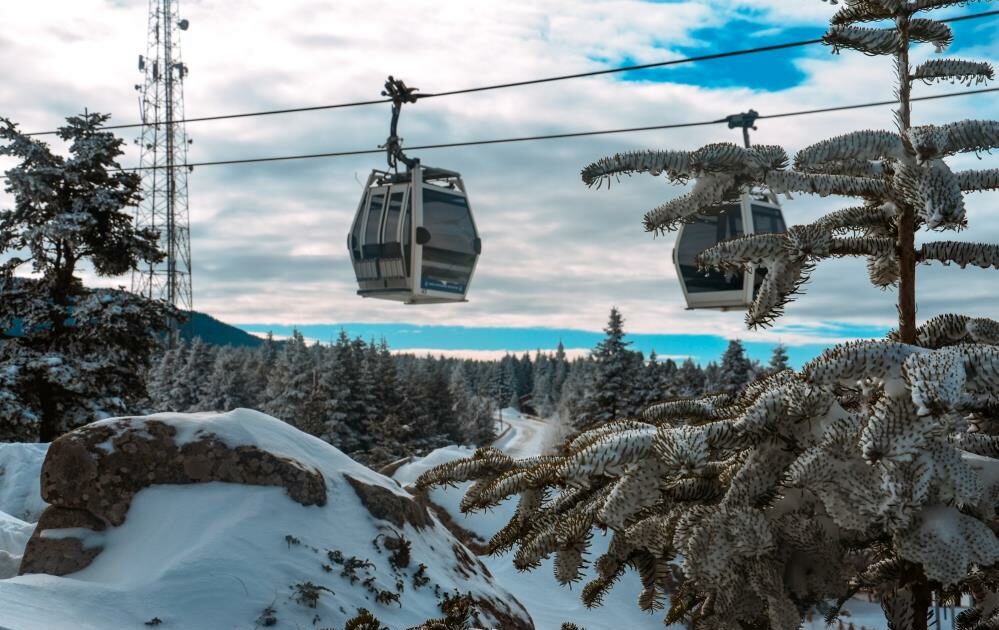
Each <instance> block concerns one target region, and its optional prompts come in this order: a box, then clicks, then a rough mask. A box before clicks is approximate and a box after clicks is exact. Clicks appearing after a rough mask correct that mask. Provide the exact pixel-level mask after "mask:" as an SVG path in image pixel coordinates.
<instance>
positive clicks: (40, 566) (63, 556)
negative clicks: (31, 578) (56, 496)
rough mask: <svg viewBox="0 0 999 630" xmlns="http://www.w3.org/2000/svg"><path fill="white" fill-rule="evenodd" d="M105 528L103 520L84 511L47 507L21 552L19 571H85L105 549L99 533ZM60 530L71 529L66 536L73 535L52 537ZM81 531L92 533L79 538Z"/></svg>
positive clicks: (60, 573)
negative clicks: (22, 553) (22, 555)
mask: <svg viewBox="0 0 999 630" xmlns="http://www.w3.org/2000/svg"><path fill="white" fill-rule="evenodd" d="M105 527H106V526H105V525H104V522H103V521H101V520H100V519H98V518H97V517H95V516H94V515H93V514H91V513H90V512H87V511H86V510H74V509H71V508H63V507H57V506H51V507H49V508H47V509H46V510H45V511H44V512H43V513H42V517H41V520H39V521H38V525H37V526H36V527H35V532H34V534H32V536H31V538H30V539H29V540H28V545H27V547H25V549H24V557H23V558H22V559H21V568H20V570H19V572H20V573H21V574H24V573H48V574H49V575H67V574H69V573H75V572H77V571H79V570H80V569H83V568H85V567H86V566H88V565H89V564H90V563H91V562H93V560H94V558H96V557H97V556H98V554H100V553H101V551H103V549H104V547H103V545H101V544H100V542H99V536H100V534H99V532H102V531H104V529H105ZM60 530H62V531H65V530H70V532H66V533H74V534H75V535H69V536H53V534H57V533H61V532H60ZM74 530H75V531H74ZM83 531H87V532H93V534H91V535H90V536H89V537H87V536H84V535H82V532H83ZM88 538H89V540H88ZM95 539H96V540H95Z"/></svg>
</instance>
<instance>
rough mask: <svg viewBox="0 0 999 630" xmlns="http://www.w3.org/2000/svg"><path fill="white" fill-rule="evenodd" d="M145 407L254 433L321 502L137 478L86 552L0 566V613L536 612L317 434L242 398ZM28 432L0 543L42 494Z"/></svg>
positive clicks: (237, 437) (250, 623) (404, 498)
mask: <svg viewBox="0 0 999 630" xmlns="http://www.w3.org/2000/svg"><path fill="white" fill-rule="evenodd" d="M148 418H149V419H155V420H158V421H161V422H166V423H169V424H173V425H175V426H176V427H177V428H178V434H180V435H190V432H191V430H192V428H197V429H200V430H202V431H207V432H211V433H212V434H214V435H215V436H217V437H218V438H219V439H221V440H222V441H223V442H225V443H226V444H228V445H230V446H233V447H235V446H243V445H248V446H256V447H259V448H261V449H263V450H266V451H268V452H270V453H273V454H274V455H277V456H281V457H287V458H291V459H294V460H295V461H297V462H299V463H301V464H302V465H303V466H306V467H310V468H315V469H316V470H318V471H320V472H321V473H322V475H323V477H324V480H325V483H326V487H327V490H328V500H327V502H326V505H325V506H322V507H319V506H315V505H313V506H304V505H301V504H300V503H297V502H295V501H294V500H292V499H291V498H290V497H289V496H288V494H287V493H286V492H285V490H284V488H281V487H268V486H247V485H239V484H232V483H220V482H211V483H200V484H193V485H155V486H152V487H149V488H146V489H144V490H141V491H140V492H139V493H138V494H136V495H135V497H134V499H133V500H132V504H131V507H130V509H129V511H128V514H127V518H126V520H125V522H124V523H123V524H122V525H120V526H118V527H111V528H109V529H107V530H106V531H104V532H101V533H99V534H98V535H97V538H98V540H95V541H93V542H94V544H100V545H103V547H104V548H103V551H102V552H101V553H100V554H99V555H98V556H97V557H96V559H94V561H93V563H92V564H91V565H90V566H88V567H87V568H85V569H83V570H81V571H78V572H76V573H73V574H71V575H69V576H66V577H54V576H50V575H43V574H34V575H23V576H19V577H13V578H10V579H5V580H0V626H4V627H9V628H17V629H18V630H22V629H23V630H31V629H35V628H37V629H45V630H59V629H62V628H66V629H67V630H68V629H70V628H72V629H74V630H77V629H87V628H94V629H97V628H101V629H104V628H139V627H144V626H143V624H145V623H150V624H157V625H159V624H162V626H163V627H175V628H185V629H197V628H206V629H208V628H248V629H249V628H254V627H259V626H264V625H275V624H276V625H277V627H322V628H329V627H333V628H339V627H342V626H343V624H344V623H345V621H346V620H347V619H349V618H351V617H353V616H354V615H355V614H356V613H357V611H358V609H359V608H367V609H369V610H371V611H372V612H373V613H374V614H375V615H376V616H378V617H379V618H380V619H381V620H382V622H383V623H385V624H386V625H388V626H389V627H392V628H406V627H409V626H412V625H417V624H419V623H420V622H422V621H423V620H425V619H427V618H430V617H437V616H439V615H440V610H439V609H438V605H437V604H438V601H439V599H440V598H441V597H443V596H444V595H445V594H452V595H453V594H456V593H469V592H470V593H471V594H472V595H473V597H475V599H476V600H477V601H478V603H479V608H480V610H481V611H482V620H481V623H482V624H483V625H485V626H487V627H503V628H504V629H505V628H517V627H520V628H531V627H533V626H532V625H531V622H530V617H529V616H528V614H527V613H526V611H525V610H524V609H523V607H522V606H521V605H520V603H519V602H518V601H517V600H516V599H515V597H514V596H513V595H511V594H510V593H509V592H507V591H506V590H505V589H503V588H502V587H501V586H499V585H498V584H497V583H496V580H495V579H494V578H493V577H492V576H491V575H490V573H489V571H488V569H487V568H486V567H485V566H484V565H482V564H481V562H479V561H478V560H477V559H476V558H475V556H474V554H471V553H470V552H469V551H468V550H467V549H466V548H465V547H464V546H463V545H462V544H461V543H460V542H459V541H458V540H457V539H455V537H454V536H452V535H451V534H450V532H448V531H447V530H446V529H445V528H444V527H442V526H441V524H440V522H439V521H438V520H437V519H436V518H435V517H434V516H433V515H432V514H430V513H428V512H427V511H426V510H425V508H423V507H422V506H421V505H419V504H418V503H416V502H415V501H414V500H413V498H412V496H411V495H409V494H408V493H407V492H405V491H404V490H402V489H401V488H400V487H399V486H398V484H396V483H395V482H393V481H392V480H390V479H387V478H385V477H383V476H381V475H378V474H377V473H374V472H372V471H371V470H369V469H367V468H365V467H364V466H362V465H360V464H358V463H356V462H354V461H353V460H351V459H350V458H349V457H347V456H346V455H344V454H343V453H341V452H340V451H339V450H337V449H336V448H334V447H332V446H330V445H329V444H327V443H325V442H323V441H321V440H318V439H316V438H313V437H311V436H308V435H306V434H304V433H302V432H300V431H298V430H297V429H295V428H293V427H292V426H290V425H288V424H286V423H284V422H281V421H279V420H276V419H274V418H271V417H269V416H266V415H264V414H261V413H257V412H253V411H248V410H242V409H241V410H237V411H233V412H230V413H226V414H194V415H184V414H157V415H155V416H149V417H148ZM141 420H143V419H137V420H136V421H141ZM30 446H34V445H7V446H6V447H5V448H2V449H0V466H2V467H3V469H4V471H5V478H4V483H3V484H2V485H3V492H2V493H0V509H3V510H4V511H5V512H7V511H10V512H13V513H14V514H13V515H10V516H9V518H7V519H5V520H0V545H2V548H0V551H5V552H6V553H8V554H10V555H12V556H14V555H18V554H17V553H16V552H18V551H19V545H20V546H21V548H23V544H24V539H25V538H26V535H27V533H28V532H26V531H25V527H24V526H22V525H19V523H23V521H19V520H18V519H17V518H16V515H18V514H20V515H21V516H23V517H25V518H31V519H37V517H38V512H39V511H40V510H41V508H43V507H44V504H43V503H42V502H41V500H40V498H38V497H37V491H38V490H37V488H38V486H37V479H38V469H39V467H40V464H41V459H42V456H43V453H44V447H37V446H36V447H35V448H29V447H30ZM13 471H17V472H16V473H15V472H13ZM33 492H34V493H35V494H34V495H33V494H32V493H33ZM362 499H363V500H362ZM395 504H398V505H401V506H405V510H404V511H405V512H408V513H410V514H422V515H423V516H421V517H420V518H419V519H416V520H420V519H425V520H423V521H422V522H419V523H417V524H416V525H414V519H413V518H408V519H407V518H402V519H400V518H398V517H397V515H396V516H394V515H393V514H392V513H391V509H390V510H388V511H387V512H386V508H385V506H386V505H390V506H391V505H395ZM28 527H30V525H29V526H28ZM47 533H48V534H53V531H52V530H49V532H47ZM55 533H56V534H58V532H55ZM69 534H72V532H67V535H69ZM403 541H404V542H403ZM393 547H395V550H393ZM400 547H408V550H409V554H401V553H399V552H398V549H399V548H400ZM403 555H409V558H403V557H402V556H403ZM404 560H405V561H404ZM2 564H3V562H2V554H0V567H2ZM156 620H159V622H158V623H157V621H156Z"/></svg>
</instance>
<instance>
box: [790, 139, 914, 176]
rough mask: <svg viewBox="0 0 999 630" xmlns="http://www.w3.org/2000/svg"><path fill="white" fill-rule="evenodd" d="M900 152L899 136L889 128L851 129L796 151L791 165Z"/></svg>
mask: <svg viewBox="0 0 999 630" xmlns="http://www.w3.org/2000/svg"><path fill="white" fill-rule="evenodd" d="M903 155H904V149H903V147H902V138H901V137H899V135H898V134H897V133H894V132H891V131H871V130H865V131H854V132H851V133H847V134H844V135H841V136H836V137H834V138H829V139H827V140H822V141H821V142H818V143H816V144H813V145H812V146H810V147H806V148H804V149H802V150H801V151H798V153H797V154H795V156H794V167H795V168H796V169H798V170H811V169H815V168H817V167H819V166H820V165H822V164H824V163H827V162H836V161H845V160H851V161H863V160H881V159H886V158H894V159H899V158H901V157H902V156H903Z"/></svg>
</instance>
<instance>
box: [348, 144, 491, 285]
mask: <svg viewBox="0 0 999 630" xmlns="http://www.w3.org/2000/svg"><path fill="white" fill-rule="evenodd" d="M347 247H348V249H349V250H350V257H351V261H352V262H353V265H354V273H355V274H356V276H357V283H358V291H357V293H358V295H361V296H363V297H370V298H379V299H383V300H395V301H398V302H404V303H406V304H441V303H447V302H465V301H466V299H465V296H466V295H467V293H468V287H469V285H470V284H471V282H472V276H473V275H474V274H475V265H476V262H477V261H478V258H479V254H480V253H481V252H482V241H481V240H480V238H479V234H478V231H477V230H476V228H475V219H474V218H473V217H472V210H471V207H470V206H469V203H468V196H467V194H466V193H465V185H464V183H463V182H462V180H461V176H460V175H459V174H458V173H456V172H454V171H448V170H445V169H441V168H430V167H424V166H422V165H421V164H420V163H419V162H418V161H416V162H415V164H414V165H413V167H412V168H407V169H406V171H405V172H402V173H398V172H397V173H390V172H386V171H378V170H376V171H374V172H372V173H371V176H370V177H369V178H368V182H367V184H366V185H365V187H364V192H363V194H362V195H361V202H360V204H359V205H358V208H357V214H356V215H355V217H354V223H353V225H352V226H351V229H350V234H349V236H348V237H347Z"/></svg>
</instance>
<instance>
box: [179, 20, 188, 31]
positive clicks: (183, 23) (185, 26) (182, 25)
mask: <svg viewBox="0 0 999 630" xmlns="http://www.w3.org/2000/svg"><path fill="white" fill-rule="evenodd" d="M190 26H191V23H190V22H189V21H187V20H186V19H185V20H181V21H179V22H177V28H179V29H180V30H182V31H186V30H187V29H188V27H190Z"/></svg>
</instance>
